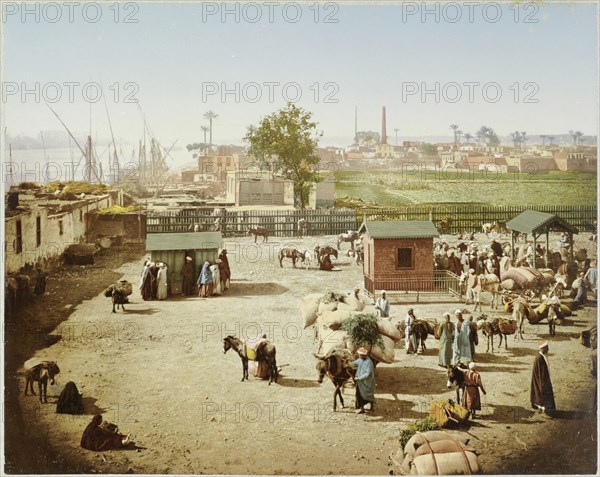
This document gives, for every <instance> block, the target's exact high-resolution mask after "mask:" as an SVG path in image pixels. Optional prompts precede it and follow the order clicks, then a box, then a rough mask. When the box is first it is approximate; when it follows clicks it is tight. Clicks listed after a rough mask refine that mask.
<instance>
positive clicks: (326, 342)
mask: <svg viewBox="0 0 600 477" xmlns="http://www.w3.org/2000/svg"><path fill="white" fill-rule="evenodd" d="M347 340H348V335H347V334H346V332H345V331H342V330H336V331H333V330H329V332H327V333H323V339H322V341H321V344H320V345H319V349H318V350H317V354H320V355H326V354H327V353H329V352H330V351H331V350H333V349H335V348H342V349H344V348H346V341H347Z"/></svg>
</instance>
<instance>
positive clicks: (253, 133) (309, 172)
mask: <svg viewBox="0 0 600 477" xmlns="http://www.w3.org/2000/svg"><path fill="white" fill-rule="evenodd" d="M311 118H312V113H310V112H308V111H305V110H304V109H302V108H299V107H297V106H295V105H294V104H292V103H288V104H287V106H286V107H285V108H283V109H280V110H279V111H277V112H275V113H272V114H271V115H269V116H267V117H265V118H263V119H262V120H261V121H260V123H259V124H258V125H257V126H249V127H248V131H247V133H246V136H245V137H244V141H246V142H248V143H249V144H250V147H249V149H248V154H250V155H252V156H254V157H255V158H256V160H257V161H258V162H259V164H260V166H261V167H265V166H267V165H268V164H270V165H271V167H272V169H273V171H274V172H279V173H281V174H282V175H283V177H284V178H285V179H288V180H291V181H292V182H293V183H294V203H295V205H296V206H299V207H300V208H304V207H305V206H306V204H307V203H308V196H309V193H310V189H311V187H312V185H313V184H314V183H316V182H320V180H321V177H320V176H319V174H318V172H317V171H316V170H315V166H316V165H317V164H318V163H319V156H317V155H316V150H317V146H318V141H319V138H320V137H321V136H322V135H323V133H322V132H319V131H317V123H316V122H314V121H312V119H311Z"/></svg>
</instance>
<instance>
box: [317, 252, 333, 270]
mask: <svg viewBox="0 0 600 477" xmlns="http://www.w3.org/2000/svg"><path fill="white" fill-rule="evenodd" d="M319 269H321V270H325V271H331V270H333V263H331V258H329V255H325V256H324V257H323V259H322V260H321V264H320V265H319Z"/></svg>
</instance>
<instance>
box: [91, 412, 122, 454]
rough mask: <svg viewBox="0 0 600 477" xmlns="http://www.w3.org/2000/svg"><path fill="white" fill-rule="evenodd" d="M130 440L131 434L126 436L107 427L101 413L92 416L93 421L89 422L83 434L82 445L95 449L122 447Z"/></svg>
mask: <svg viewBox="0 0 600 477" xmlns="http://www.w3.org/2000/svg"><path fill="white" fill-rule="evenodd" d="M129 442H130V440H129V436H127V437H125V436H123V434H119V433H118V432H112V431H110V430H109V429H107V426H105V425H104V423H103V422H102V416H101V415H100V414H96V415H95V416H94V417H93V418H92V422H90V423H89V424H88V426H87V427H86V428H85V431H83V435H82V436H81V447H83V448H84V449H89V450H93V451H104V450H109V449H121V448H123V447H125V446H126V445H128V444H129Z"/></svg>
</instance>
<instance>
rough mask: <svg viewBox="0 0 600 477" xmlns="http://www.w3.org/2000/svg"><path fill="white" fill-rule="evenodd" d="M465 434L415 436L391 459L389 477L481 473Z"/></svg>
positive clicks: (428, 433)
mask: <svg viewBox="0 0 600 477" xmlns="http://www.w3.org/2000/svg"><path fill="white" fill-rule="evenodd" d="M468 443H469V435H468V434H466V433H464V432H457V433H454V432H453V433H450V432H446V431H427V432H418V433H417V434H415V435H414V436H413V437H411V438H410V440H409V441H408V442H407V443H406V445H405V446H404V449H403V448H402V446H400V447H399V448H398V450H397V451H396V452H395V453H392V454H391V455H390V459H389V473H390V474H391V475H467V474H479V473H481V466H480V465H479V460H478V458H477V455H476V454H475V449H473V448H472V447H469V446H468V445H467V444H468Z"/></svg>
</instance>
